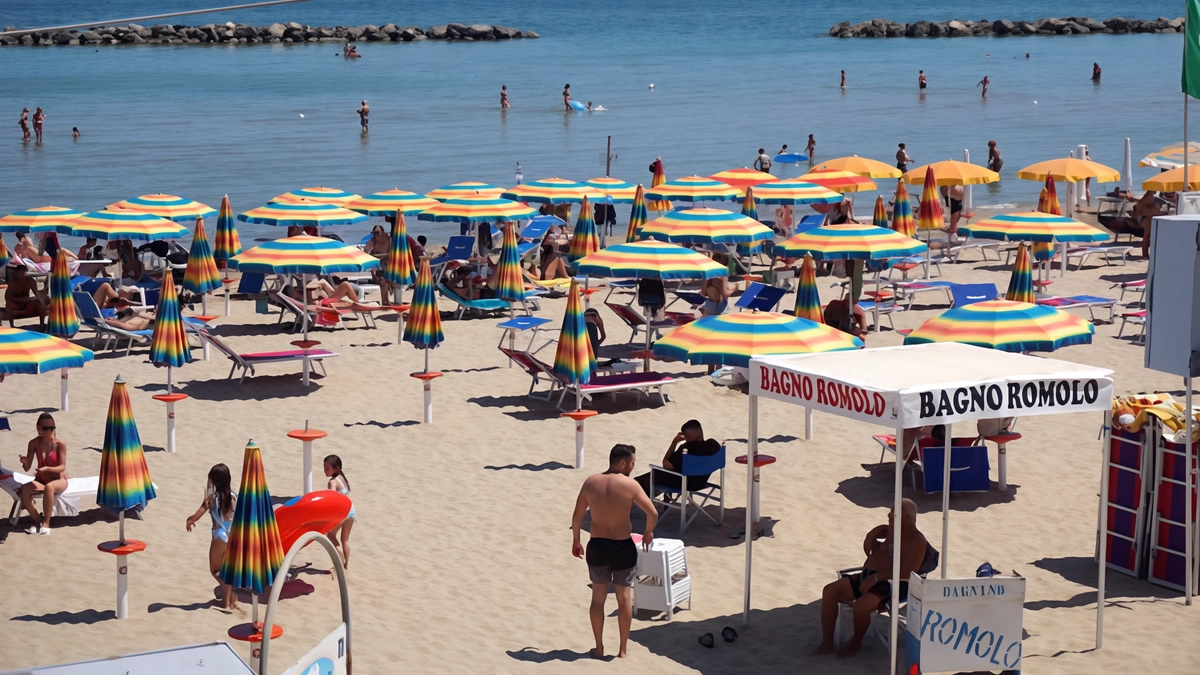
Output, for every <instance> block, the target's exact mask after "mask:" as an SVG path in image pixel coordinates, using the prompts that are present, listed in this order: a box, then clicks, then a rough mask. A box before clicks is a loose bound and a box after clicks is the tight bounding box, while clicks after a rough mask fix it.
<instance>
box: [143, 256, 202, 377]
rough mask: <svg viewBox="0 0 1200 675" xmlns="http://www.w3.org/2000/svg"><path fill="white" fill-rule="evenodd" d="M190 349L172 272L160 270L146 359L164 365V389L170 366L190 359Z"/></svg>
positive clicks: (175, 366)
mask: <svg viewBox="0 0 1200 675" xmlns="http://www.w3.org/2000/svg"><path fill="white" fill-rule="evenodd" d="M191 360H192V352H191V350H190V349H188V344H187V336H186V335H185V334H184V332H183V315H182V313H181V312H180V310H179V296H178V295H176V293H175V282H174V280H173V279H172V275H170V274H164V275H163V281H162V286H161V290H160V291H159V295H158V306H157V307H155V308H154V334H153V335H152V336H151V338H150V362H151V363H153V364H154V365H156V366H166V367H167V369H168V370H167V373H168V374H167V383H168V384H167V390H168V393H169V392H170V386H171V385H170V382H171V379H170V378H171V376H170V372H171V371H170V369H171V368H177V367H179V366H182V365H184V364H186V363H189V362H191Z"/></svg>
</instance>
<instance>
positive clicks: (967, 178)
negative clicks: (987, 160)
mask: <svg viewBox="0 0 1200 675" xmlns="http://www.w3.org/2000/svg"><path fill="white" fill-rule="evenodd" d="M930 170H932V171H933V173H934V175H935V176H936V177H937V187H941V186H943V185H983V184H984V183H995V182H996V181H998V180H1000V174H998V173H996V172H995V171H992V170H991V169H988V168H986V167H982V166H979V165H978V164H971V163H970V162H960V161H958V160H954V159H947V160H945V161H941V162H934V163H932V164H924V165H922V166H918V167H917V168H915V169H912V170H911V171H909V172H908V173H906V174H904V182H905V183H908V184H909V185H917V184H918V183H925V174H926V173H928V172H929V171H930ZM922 199H924V197H922Z"/></svg>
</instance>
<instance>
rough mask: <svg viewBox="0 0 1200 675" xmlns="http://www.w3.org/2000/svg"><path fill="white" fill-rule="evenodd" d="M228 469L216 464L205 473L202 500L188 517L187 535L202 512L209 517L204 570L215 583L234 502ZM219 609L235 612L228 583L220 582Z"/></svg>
mask: <svg viewBox="0 0 1200 675" xmlns="http://www.w3.org/2000/svg"><path fill="white" fill-rule="evenodd" d="M230 482H231V481H230V477H229V467H227V466H225V465H224V464H216V465H214V466H213V468H211V469H209V470H208V486H207V487H206V489H205V490H204V501H203V502H202V503H201V504H200V508H198V509H196V512H195V513H193V514H192V515H190V516H188V519H187V531H188V532H191V531H192V527H194V526H195V525H196V522H197V521H199V520H200V519H201V518H203V517H204V514H205V513H208V515H210V516H212V542H211V543H210V544H209V545H208V571H209V573H211V574H212V575H213V578H214V579H216V580H217V582H218V583H220V582H221V578H220V577H219V576H218V573H220V571H221V561H222V560H224V559H225V548H226V546H228V545H229V526H230V524H232V523H233V507H234V503H235V500H236V499H237V498H236V497H235V496H234V494H233V490H232V489H230V487H229V486H230ZM219 600H220V601H221V605H220V607H221V609H237V606H238V604H237V597H236V596H234V594H233V588H232V587H230V586H229V584H226V583H221V597H220V598H219Z"/></svg>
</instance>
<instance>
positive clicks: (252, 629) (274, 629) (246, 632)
mask: <svg viewBox="0 0 1200 675" xmlns="http://www.w3.org/2000/svg"><path fill="white" fill-rule="evenodd" d="M232 592H233V589H230V593H232ZM262 629H263V627H262V624H261V623H239V624H238V625H236V626H234V627H233V628H230V629H229V632H228V633H226V635H228V636H229V637H230V638H233V639H234V640H237V641H239V642H249V643H250V644H252V645H258V644H261V643H262V640H263V632H262ZM281 637H283V626H280V625H279V624H271V639H272V640H278V639H279V638H281ZM259 649H260V648H259V647H257V646H255V647H253V648H252V649H251V650H250V656H251V658H255V659H257V658H258V655H259Z"/></svg>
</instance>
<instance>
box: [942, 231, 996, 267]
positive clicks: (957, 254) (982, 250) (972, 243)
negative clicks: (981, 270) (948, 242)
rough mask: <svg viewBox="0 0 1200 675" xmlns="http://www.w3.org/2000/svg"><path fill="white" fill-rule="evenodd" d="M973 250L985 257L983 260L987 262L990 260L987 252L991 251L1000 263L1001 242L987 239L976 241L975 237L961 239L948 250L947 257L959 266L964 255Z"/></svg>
mask: <svg viewBox="0 0 1200 675" xmlns="http://www.w3.org/2000/svg"><path fill="white" fill-rule="evenodd" d="M971 250H978V251H979V254H980V255H982V256H983V260H984V261H985V262H986V261H987V259H988V255H987V252H988V251H991V252H992V253H995V254H996V262H1000V242H998V241H990V240H987V239H976V238H974V237H967V238H966V239H960V240H959V241H958V243H957V244H955V245H953V246H951V247H950V248H948V249H946V257H947V258H949V259H950V262H952V263H954V264H956V265H957V264H958V263H959V259H960V258H961V257H962V254H963V253H966V252H967V251H971Z"/></svg>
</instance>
